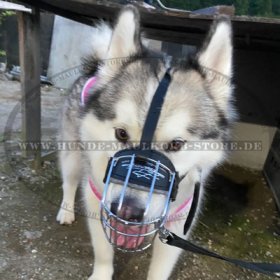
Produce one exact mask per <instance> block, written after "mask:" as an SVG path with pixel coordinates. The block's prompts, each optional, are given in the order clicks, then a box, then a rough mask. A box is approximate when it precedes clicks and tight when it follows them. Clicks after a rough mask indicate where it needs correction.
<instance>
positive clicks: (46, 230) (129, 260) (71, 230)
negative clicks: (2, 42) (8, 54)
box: [0, 76, 280, 280]
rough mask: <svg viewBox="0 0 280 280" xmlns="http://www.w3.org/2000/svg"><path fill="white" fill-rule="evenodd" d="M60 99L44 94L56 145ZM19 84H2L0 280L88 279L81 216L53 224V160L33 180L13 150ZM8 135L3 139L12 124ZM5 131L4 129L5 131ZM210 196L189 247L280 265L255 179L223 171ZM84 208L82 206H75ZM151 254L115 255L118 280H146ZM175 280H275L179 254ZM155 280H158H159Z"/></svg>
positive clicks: (278, 226)
mask: <svg viewBox="0 0 280 280" xmlns="http://www.w3.org/2000/svg"><path fill="white" fill-rule="evenodd" d="M64 96H65V92H64V91H61V90H59V89H54V88H50V87H44V88H43V90H42V106H43V111H42V114H43V118H42V127H43V129H42V132H43V139H53V138H54V137H55V131H56V128H57V123H58V116H59V115H58V114H59V112H60V109H61V104H62V100H63V98H64ZM19 99H20V91H19V83H18V82H16V81H7V80H5V78H4V77H3V76H1V77H0V101H1V102H0V116H1V123H0V140H1V142H0V216H1V219H0V225H1V227H0V244H1V245H0V248H1V250H0V279H5V280H6V279H7V280H10V279H11V280H14V279H28V280H31V279H33V280H41V279H56V280H64V279H69V280H70V279H87V277H88V276H89V275H90V273H91V271H92V266H93V253H92V248H91V245H90V240H89V234H88V232H87V228H86V223H85V217H83V216H81V215H77V221H76V222H75V223H74V224H73V225H71V226H61V225H58V224H57V223H56V221H55V217H56V213H57V210H58V208H59V202H60V199H61V195H62V192H61V181H60V177H59V172H58V170H57V167H56V160H55V157H54V158H48V159H46V160H45V162H44V164H43V167H42V170H41V171H40V172H39V173H37V172H35V171H34V170H33V169H32V164H31V162H30V161H28V160H22V159H21V158H20V157H19V155H18V152H17V150H16V149H15V147H16V146H17V141H18V140H19V139H20V137H19V132H20V113H19V110H18V109H16V107H15V106H16V104H17V102H18V100H19ZM11 115H12V119H13V121H12V122H10V123H9V122H8V123H9V127H10V128H11V131H12V134H11V137H10V139H7V138H5V135H4V130H5V126H6V125H7V121H8V120H9V118H10V119H11ZM6 131H7V129H6ZM206 188H207V197H206V201H205V204H204V206H203V211H202V214H201V217H200V219H199V222H198V224H197V227H196V229H195V230H194V232H193V234H192V240H193V241H194V242H196V243H197V244H199V245H201V246H204V247H205V248H209V249H211V250H214V251H216V252H219V253H221V254H222V255H226V256H230V257H235V258H242V259H246V260H252V261H265V262H278V263H280V242H279V241H280V223H279V212H277V210H276V207H275V203H274V201H273V197H272V194H271V192H270V190H269V188H268V186H267V185H266V183H265V181H264V179H263V176H262V174H261V173H260V172H257V171H252V170H249V169H244V168H240V167H237V166H229V165H224V166H223V167H221V168H220V169H219V170H217V171H216V172H215V175H214V176H212V178H211V179H210V180H209V183H208V184H207V186H206ZM77 204H78V207H79V208H80V209H81V208H82V203H81V200H80V199H79V198H78V199H77ZM150 257H151V250H147V251H146V252H144V253H135V254H132V255H131V254H124V253H117V255H116V259H115V267H116V273H115V278H116V279H118V280H125V279H134V280H142V279H145V275H146V273H147V266H148V263H149V259H150ZM170 279H172V280H182V279H192V280H199V279H201V280H204V279H205V280H209V279H211V280H216V279H222V280H224V279H227V280H234V279H238V280H245V279H263V280H265V279H272V278H270V277H267V276H263V275H260V274H256V273H253V272H249V271H246V270H243V269H240V268H238V267H235V266H233V265H229V264H226V263H224V262H222V261H219V260H215V259H210V258H207V257H202V256H198V255H194V254H191V253H187V252H184V253H183V254H182V256H181V258H180V261H179V263H178V265H177V266H176V268H175V270H174V272H173V274H172V276H171V278H170ZM159 280H160V279H159Z"/></svg>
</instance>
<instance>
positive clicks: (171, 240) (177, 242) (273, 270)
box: [164, 233, 280, 278]
mask: <svg viewBox="0 0 280 280" xmlns="http://www.w3.org/2000/svg"><path fill="white" fill-rule="evenodd" d="M164 243H166V244H168V245H171V246H175V247H178V248H181V249H184V250H186V251H190V252H193V253H196V254H200V255H204V256H209V257H212V258H216V259H220V260H223V261H226V262H229V263H231V264H235V265H237V266H240V267H242V268H246V269H249V270H253V271H256V272H258V273H262V274H266V275H269V276H273V277H277V278H280V264H272V263H257V262H247V261H242V260H237V259H232V258H228V257H223V256H221V255H219V254H217V253H214V252H211V251H209V250H207V249H204V248H202V247H199V246H198V245H195V244H193V243H191V242H190V241H187V240H185V239H182V238H180V237H179V236H177V235H176V234H174V233H170V234H169V235H168V236H167V237H166V240H165V242H164Z"/></svg>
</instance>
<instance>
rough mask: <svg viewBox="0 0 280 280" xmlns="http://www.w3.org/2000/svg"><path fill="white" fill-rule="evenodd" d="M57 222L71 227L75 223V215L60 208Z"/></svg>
mask: <svg viewBox="0 0 280 280" xmlns="http://www.w3.org/2000/svg"><path fill="white" fill-rule="evenodd" d="M56 220H57V221H58V222H59V223H60V224H61V225H65V224H67V225H70V224H72V223H73V222H74V221H75V213H74V211H71V210H67V209H64V208H60V209H59V211H58V214H57V216H56Z"/></svg>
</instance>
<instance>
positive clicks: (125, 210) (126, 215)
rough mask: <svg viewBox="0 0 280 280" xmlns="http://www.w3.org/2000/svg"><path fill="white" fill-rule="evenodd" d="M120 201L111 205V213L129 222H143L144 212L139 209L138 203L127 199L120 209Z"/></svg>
mask: <svg viewBox="0 0 280 280" xmlns="http://www.w3.org/2000/svg"><path fill="white" fill-rule="evenodd" d="M118 209H119V201H118V200H117V201H113V202H112V204H111V212H112V213H113V214H115V215H116V216H118V217H119V218H121V219H123V220H125V221H129V222H141V221H142V220H143V215H144V210H145V209H142V208H140V207H137V205H136V201H135V200H133V199H125V200H124V201H123V203H122V206H121V208H120V209H119V210H118Z"/></svg>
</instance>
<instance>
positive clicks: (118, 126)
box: [57, 6, 235, 280]
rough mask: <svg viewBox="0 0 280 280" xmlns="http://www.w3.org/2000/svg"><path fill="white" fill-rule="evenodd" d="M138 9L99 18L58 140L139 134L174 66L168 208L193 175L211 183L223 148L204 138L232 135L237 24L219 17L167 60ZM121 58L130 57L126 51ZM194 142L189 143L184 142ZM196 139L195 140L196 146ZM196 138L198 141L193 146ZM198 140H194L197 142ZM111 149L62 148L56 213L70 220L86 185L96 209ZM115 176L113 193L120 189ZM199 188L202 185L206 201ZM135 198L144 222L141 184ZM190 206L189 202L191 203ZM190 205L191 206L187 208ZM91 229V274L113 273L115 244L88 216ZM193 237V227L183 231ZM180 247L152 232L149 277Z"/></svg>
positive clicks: (166, 269)
mask: <svg viewBox="0 0 280 280" xmlns="http://www.w3.org/2000/svg"><path fill="white" fill-rule="evenodd" d="M139 24H140V23H139V13H138V11H137V9H136V8H135V7H133V6H126V7H125V8H124V9H122V10H121V12H120V14H119V15H118V17H117V20H116V23H115V26H114V28H111V27H109V26H108V25H106V24H105V23H102V24H100V25H99V26H98V27H97V29H96V31H95V33H94V40H93V42H92V44H93V47H92V49H91V57H90V58H88V59H86V60H85V75H83V76H82V77H80V78H79V79H78V80H77V81H76V83H75V84H74V86H73V88H72V90H71V92H70V95H69V97H68V99H67V101H66V103H65V106H64V111H63V119H62V128H61V135H60V137H61V138H60V139H61V140H62V141H75V142H77V141H85V142H87V141H90V142H92V143H97V142H102V141H103V142H105V141H106V143H113V142H118V143H120V145H119V146H118V148H119V149H122V145H129V144H130V143H132V142H139V141H140V137H141V134H142V130H143V125H144V122H145V119H146V116H147V112H148V109H149V105H150V103H151V100H152V98H153V95H154V93H155V91H156V89H157V87H158V85H159V82H160V81H161V79H162V77H163V76H164V74H165V72H166V69H167V68H170V76H171V82H170V85H169V88H168V91H167V94H166V97H165V101H164V104H163V107H162V109H161V113H160V117H159V121H158V125H157V127H156V130H155V134H154V141H155V142H157V143H165V144H166V145H165V149H163V150H162V153H164V155H165V156H166V157H168V158H169V159H170V161H171V162H172V163H173V165H174V166H175V167H176V170H177V171H178V173H179V176H180V177H181V179H182V180H181V182H180V185H179V189H178V193H177V198H176V200H175V201H173V202H171V203H170V209H169V212H170V213H171V212H172V211H174V210H175V209H177V208H178V207H179V206H180V205H181V204H182V203H183V202H184V201H185V200H186V198H188V197H191V196H192V194H193V192H194V185H195V182H197V181H198V180H200V181H205V179H206V177H207V176H208V174H209V172H210V171H211V170H212V169H213V167H215V166H217V164H219V163H221V162H222V160H223V159H224V158H225V152H224V149H220V150H211V149H207V148H206V149H205V148H203V147H204V146H199V143H202V142H207V141H208V142H209V141H217V142H218V143H223V142H224V141H225V140H227V139H228V138H229V135H230V128H231V124H232V123H233V121H234V119H235V111H234V108H233V104H232V85H231V75H232V40H231V36H232V34H231V24H230V22H229V20H228V19H227V18H225V17H219V18H217V19H216V20H215V22H214V23H213V25H212V27H211V29H210V32H209V34H208V37H207V39H206V40H205V42H204V44H203V46H202V48H201V49H200V50H199V51H198V52H197V53H196V54H193V55H192V56H191V57H188V58H186V59H185V61H184V62H182V61H181V62H180V63H174V64H172V63H171V64H170V59H168V57H167V56H165V55H164V54H162V53H155V52H153V51H151V50H149V49H147V48H146V47H145V46H144V44H143V40H142V38H141V34H140V26H139ZM120 58H124V59H120ZM92 76H95V77H96V83H95V84H94V86H93V88H92V89H91V90H90V95H89V97H88V98H87V100H86V102H85V104H84V105H81V100H80V95H81V92H82V89H83V87H84V85H85V83H86V81H87V79H88V78H89V77H92ZM191 143H196V145H195V144H193V145H192V147H193V148H189V149H187V148H186V146H188V144H191ZM197 144H198V145H197ZM198 146H199V148H197V147H198ZM195 147H196V148H195ZM115 152H116V150H113V149H99V150H97V149H96V150H90V149H86V150H85V151H83V154H82V152H81V151H78V150H77V151H61V152H60V157H59V158H60V165H61V172H62V178H63V200H62V204H61V208H60V210H59V213H58V215H57V221H58V222H59V223H60V224H71V223H72V222H73V221H74V219H75V217H74V200H75V193H76V190H77V186H78V184H79V183H81V182H82V192H83V197H84V200H85V204H86V208H87V213H99V211H100V208H99V204H100V201H99V200H98V199H97V197H96V195H95V194H94V193H93V191H92V188H91V186H90V183H89V180H88V178H91V179H92V181H93V182H94V184H95V186H96V189H97V191H98V192H99V193H102V190H103V188H104V183H103V178H104V174H105V170H106V166H107V163H108V158H110V157H112V156H113V155H114V154H115ZM120 191H121V187H118V185H117V184H116V185H115V187H114V191H112V192H110V193H109V194H108V195H109V196H111V197H110V199H111V201H112V207H113V201H114V199H116V198H118V197H119V196H120ZM202 193H203V192H200V200H199V201H201V196H202ZM129 195H130V196H131V197H132V198H133V199H131V200H130V199H125V200H124V203H125V204H127V205H126V206H127V207H128V208H129V209H130V215H131V216H133V217H134V218H135V219H137V220H141V211H139V209H141V207H142V205H143V199H144V195H143V192H140V191H138V190H137V189H135V190H131V191H130V193H129ZM157 196H158V195H157V194H156V193H155V194H154V195H153V197H152V200H151V203H150V209H151V211H150V213H149V215H148V216H147V217H146V219H149V218H151V217H153V216H156V215H158V213H159V211H160V209H159V208H160V205H161V202H160V199H159V198H158V197H157ZM188 210H189V208H188ZM187 214H188V211H187V212H186V213H185V217H186V216H187ZM184 222H185V219H174V220H173V221H171V222H168V223H167V224H166V228H168V229H169V230H170V231H172V232H174V233H175V234H177V235H178V236H180V237H182V238H187V236H186V235H184V233H183V227H184ZM88 227H89V230H90V235H91V240H92V245H93V248H94V268H93V273H92V275H91V276H90V278H89V279H90V280H110V279H112V277H113V272H114V269H113V256H114V252H113V251H114V250H113V247H112V246H111V245H110V244H109V242H108V241H107V239H106V237H105V234H104V231H103V228H102V225H101V223H100V220H99V219H96V218H94V217H92V216H90V215H89V217H88ZM187 235H188V234H187ZM180 252H181V250H180V249H178V248H175V247H171V246H168V245H166V244H163V243H161V241H160V240H159V239H158V238H155V240H154V243H153V257H152V259H151V264H150V268H149V271H148V275H147V279H149V280H158V279H161V280H164V279H168V278H169V277H170V275H171V273H172V270H173V267H174V265H175V264H176V261H177V259H178V257H179V255H180Z"/></svg>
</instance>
